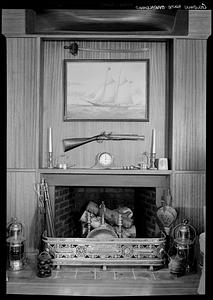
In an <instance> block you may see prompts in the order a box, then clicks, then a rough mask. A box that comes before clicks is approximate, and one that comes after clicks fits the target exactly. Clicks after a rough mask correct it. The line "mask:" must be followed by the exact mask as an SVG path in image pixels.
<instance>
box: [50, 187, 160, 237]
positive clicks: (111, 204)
mask: <svg viewBox="0 0 213 300" xmlns="http://www.w3.org/2000/svg"><path fill="white" fill-rule="evenodd" d="M102 201H103V202H104V205H105V207H106V208H107V209H108V210H109V211H114V210H115V211H117V209H118V208H128V209H129V211H132V220H133V223H132V226H134V228H133V227H132V230H131V228H130V229H129V228H128V230H127V231H129V230H130V231H131V232H133V236H134V230H135V236H134V237H136V238H152V237H157V236H159V235H160V229H159V227H158V224H157V219H156V209H157V207H156V189H155V188H153V187H140V188H139V187H73V186H72V187H71V186H56V187H55V216H54V219H55V231H56V237H69V238H71V237H74V238H79V237H84V228H83V225H82V221H81V220H82V216H83V214H84V213H85V211H86V209H87V207H88V204H91V203H92V204H93V205H94V206H97V207H99V206H100V204H101V203H102ZM106 223H107V221H106ZM92 229H93V228H91V230H92ZM123 232H124V231H123ZM133 236H129V237H133ZM125 237H128V236H125Z"/></svg>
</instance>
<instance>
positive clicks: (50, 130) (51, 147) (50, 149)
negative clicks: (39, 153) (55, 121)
mask: <svg viewBox="0 0 213 300" xmlns="http://www.w3.org/2000/svg"><path fill="white" fill-rule="evenodd" d="M48 132H49V138H48V152H52V151H53V145H52V128H51V127H49V130H48Z"/></svg>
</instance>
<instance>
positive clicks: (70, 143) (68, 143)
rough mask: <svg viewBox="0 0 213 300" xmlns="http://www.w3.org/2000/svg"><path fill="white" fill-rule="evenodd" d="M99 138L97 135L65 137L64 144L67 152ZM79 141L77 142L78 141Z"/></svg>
mask: <svg viewBox="0 0 213 300" xmlns="http://www.w3.org/2000/svg"><path fill="white" fill-rule="evenodd" d="M96 140H97V136H95V137H91V138H73V139H64V140H63V145H64V152H67V151H69V150H72V149H74V148H77V147H80V146H82V145H85V144H87V143H90V142H93V141H96ZM76 141H77V143H76Z"/></svg>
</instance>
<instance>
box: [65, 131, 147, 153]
mask: <svg viewBox="0 0 213 300" xmlns="http://www.w3.org/2000/svg"><path fill="white" fill-rule="evenodd" d="M144 139H145V137H144V135H138V134H113V133H112V132H110V133H106V132H105V131H104V132H102V133H100V134H98V135H94V136H92V137H82V138H77V137H76V138H68V139H63V146H64V152H67V151H69V150H72V149H74V148H77V147H80V146H83V145H85V144H88V143H91V142H93V141H97V142H99V143H101V142H103V141H144Z"/></svg>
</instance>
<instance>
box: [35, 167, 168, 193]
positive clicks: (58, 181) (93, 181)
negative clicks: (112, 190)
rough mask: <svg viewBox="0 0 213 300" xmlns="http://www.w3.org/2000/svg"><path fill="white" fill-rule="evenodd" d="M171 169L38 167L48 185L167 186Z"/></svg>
mask: <svg viewBox="0 0 213 300" xmlns="http://www.w3.org/2000/svg"><path fill="white" fill-rule="evenodd" d="M171 173H172V171H159V170H156V171H155V170H122V169H103V170H101V169H84V168H81V169H68V170H60V169H40V174H41V176H42V177H44V178H45V179H46V180H47V182H48V184H49V185H50V186H103V187H107V186H108V187H109V186H110V187H116V186H117V187H121V186H124V187H156V188H164V189H166V188H169V183H170V181H169V179H170V174H171Z"/></svg>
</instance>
